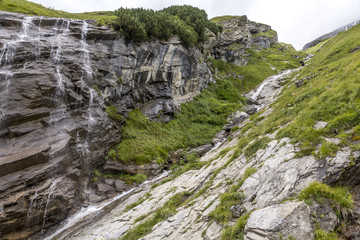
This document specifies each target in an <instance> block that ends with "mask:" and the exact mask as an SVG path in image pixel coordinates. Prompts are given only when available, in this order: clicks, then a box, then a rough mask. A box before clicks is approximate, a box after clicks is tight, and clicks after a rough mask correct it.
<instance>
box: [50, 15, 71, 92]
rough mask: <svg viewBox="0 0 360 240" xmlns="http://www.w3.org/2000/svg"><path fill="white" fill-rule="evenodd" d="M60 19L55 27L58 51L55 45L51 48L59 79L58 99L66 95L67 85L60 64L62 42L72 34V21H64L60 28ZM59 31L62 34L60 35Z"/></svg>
mask: <svg viewBox="0 0 360 240" xmlns="http://www.w3.org/2000/svg"><path fill="white" fill-rule="evenodd" d="M59 21H60V20H59V19H57V20H56V23H55V26H54V27H53V29H54V30H55V31H56V40H55V44H56V45H57V48H56V50H54V49H55V47H54V45H52V47H51V53H50V54H51V58H52V61H53V63H54V64H55V68H56V78H57V92H56V96H57V97H58V98H62V97H64V95H65V83H64V80H63V76H62V69H61V67H60V63H61V54H62V50H63V49H62V42H63V39H62V38H63V37H67V36H68V35H69V32H70V21H69V20H63V23H62V25H61V26H60V28H59ZM59 31H60V32H61V33H59Z"/></svg>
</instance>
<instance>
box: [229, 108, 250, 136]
mask: <svg viewBox="0 0 360 240" xmlns="http://www.w3.org/2000/svg"><path fill="white" fill-rule="evenodd" d="M248 117H249V114H247V113H245V112H240V111H237V112H235V113H233V114H231V115H230V116H229V117H228V119H227V121H228V123H227V124H226V125H225V126H224V128H223V129H224V130H225V131H226V132H229V131H230V130H231V129H232V128H233V127H235V126H237V125H239V124H240V123H242V122H243V121H244V120H245V119H246V118H248Z"/></svg>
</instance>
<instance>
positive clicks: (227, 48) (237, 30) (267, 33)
mask: <svg viewBox="0 0 360 240" xmlns="http://www.w3.org/2000/svg"><path fill="white" fill-rule="evenodd" d="M221 25H222V26H223V31H222V33H219V36H218V38H216V37H215V36H214V35H213V34H211V33H209V37H210V40H209V41H208V42H207V44H205V46H204V48H205V51H206V52H210V53H211V55H212V56H213V57H214V58H215V59H221V60H223V61H225V62H229V63H234V64H235V65H239V66H245V65H247V63H248V61H249V56H250V55H249V53H248V52H247V50H249V49H252V50H261V49H264V48H268V47H270V46H271V45H272V44H275V43H277V41H278V38H277V33H276V32H275V31H274V30H272V29H271V27H270V26H268V25H265V24H261V23H255V22H252V21H249V20H247V18H246V16H242V17H231V18H229V19H226V20H224V21H223V22H221Z"/></svg>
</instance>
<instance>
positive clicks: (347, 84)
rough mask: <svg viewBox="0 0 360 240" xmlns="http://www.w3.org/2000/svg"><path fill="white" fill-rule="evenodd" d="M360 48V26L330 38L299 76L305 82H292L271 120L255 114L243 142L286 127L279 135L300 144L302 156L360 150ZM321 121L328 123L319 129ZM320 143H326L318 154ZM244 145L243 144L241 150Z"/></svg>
mask: <svg viewBox="0 0 360 240" xmlns="http://www.w3.org/2000/svg"><path fill="white" fill-rule="evenodd" d="M359 47H360V26H356V27H354V28H352V29H350V30H349V31H346V32H343V33H341V34H339V35H338V36H337V37H336V38H333V39H331V40H329V41H328V42H327V43H326V44H325V45H324V46H323V47H322V48H321V49H320V50H319V51H318V52H317V53H316V54H315V57H314V58H313V59H312V60H311V64H309V65H308V66H306V67H305V68H304V69H303V70H302V71H301V72H300V74H299V76H297V80H302V81H303V83H304V84H303V86H301V87H299V88H297V87H296V86H295V84H291V83H289V85H288V87H286V88H284V91H283V93H282V95H281V96H280V97H279V99H278V100H277V101H276V102H275V103H274V111H273V112H272V113H271V114H270V115H269V116H268V117H267V119H266V120H264V121H263V122H262V123H261V124H260V125H259V124H258V122H260V121H261V120H262V119H261V118H257V117H256V116H254V117H252V119H253V122H250V123H249V124H248V126H247V127H246V128H245V129H251V130H250V132H249V134H248V136H247V139H245V138H243V139H242V140H241V141H240V142H248V141H250V140H252V139H254V138H257V137H258V136H261V135H265V134H267V133H272V132H275V131H276V130H279V129H280V127H282V126H285V125H286V127H283V128H282V129H281V130H280V131H279V132H278V133H277V137H278V138H282V137H290V138H292V139H293V141H294V142H298V143H299V144H300V147H301V152H300V153H299V156H301V155H308V154H314V155H316V156H317V157H318V158H319V159H323V158H325V157H326V156H331V155H334V154H335V153H336V151H337V150H338V148H339V147H342V146H351V147H353V148H354V149H360V148H359V145H358V144H357V142H356V141H357V140H360V126H359V123H360V111H359V109H360V75H359V66H360V61H359V59H360V50H356V49H357V48H359ZM257 116H258V115H257ZM317 121H326V122H328V123H329V124H328V125H327V126H326V127H325V128H324V129H321V130H315V129H314V128H313V126H314V125H315V124H316V122H317ZM256 125H257V127H255V126H256ZM244 131H245V130H244ZM325 137H338V138H339V139H341V144H340V146H336V145H334V144H331V143H328V142H326V141H325V139H324V138H325ZM320 143H323V145H322V147H321V148H320V151H319V152H318V153H317V154H315V150H316V147H317V146H318V144H320ZM243 145H244V144H239V148H241V147H242V146H243Z"/></svg>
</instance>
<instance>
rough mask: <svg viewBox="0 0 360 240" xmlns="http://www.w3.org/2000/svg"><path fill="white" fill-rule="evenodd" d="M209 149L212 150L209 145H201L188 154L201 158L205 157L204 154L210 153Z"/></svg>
mask: <svg viewBox="0 0 360 240" xmlns="http://www.w3.org/2000/svg"><path fill="white" fill-rule="evenodd" d="M211 148H212V145H211V144H206V145H202V146H199V147H197V148H194V149H191V151H190V152H189V153H190V154H192V153H194V154H195V155H197V156H199V157H201V156H203V155H205V153H207V152H208V151H210V150H211Z"/></svg>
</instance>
